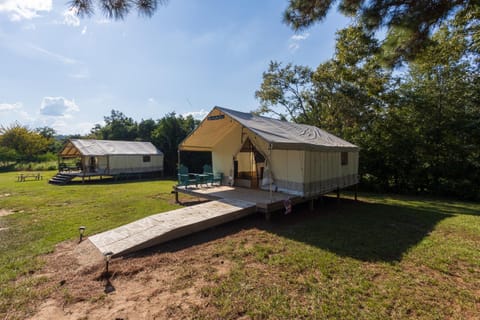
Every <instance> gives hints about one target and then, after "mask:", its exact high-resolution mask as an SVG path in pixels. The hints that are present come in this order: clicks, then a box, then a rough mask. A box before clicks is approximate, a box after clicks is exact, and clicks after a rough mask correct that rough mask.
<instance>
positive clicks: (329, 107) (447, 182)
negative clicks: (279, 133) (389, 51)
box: [256, 20, 480, 199]
mask: <svg viewBox="0 0 480 320" xmlns="http://www.w3.org/2000/svg"><path fill="white" fill-rule="evenodd" d="M476 21H477V26H478V20H476ZM477 31H478V30H477ZM478 36H479V34H478V33H477V38H476V39H474V38H473V37H472V36H471V34H469V33H466V30H465V28H464V26H463V25H458V24H455V23H453V22H449V23H444V24H442V25H441V26H439V27H438V29H437V30H436V31H435V33H434V34H433V35H432V37H431V43H430V44H429V45H428V46H427V47H425V48H423V49H422V50H420V51H418V52H417V53H416V55H415V58H414V59H412V60H410V61H408V63H407V62H405V63H404V64H403V65H402V68H391V66H390V65H388V64H385V63H384V61H383V59H384V55H383V53H384V51H383V50H384V49H383V47H382V45H384V44H381V43H380V42H379V41H378V40H377V39H376V38H375V37H374V35H373V34H372V33H369V32H366V31H365V28H364V27H362V26H360V25H351V26H349V27H348V28H346V29H343V30H340V31H338V33H337V41H336V50H335V54H334V56H333V58H332V59H330V60H328V61H326V62H323V63H321V64H320V65H318V67H317V68H316V69H312V68H310V67H306V66H299V65H294V64H291V63H289V64H283V63H281V62H277V61H272V62H271V63H270V65H269V68H268V70H267V71H265V72H264V73H263V82H262V84H261V87H260V88H259V89H258V90H257V91H256V97H257V98H258V99H259V101H260V104H261V107H260V108H258V110H257V112H258V113H261V114H275V115H276V116H277V117H280V118H283V119H288V120H292V121H295V122H298V123H305V124H311V125H315V126H318V127H320V128H323V129H325V130H327V131H329V132H332V133H334V134H336V135H337V136H339V137H342V138H344V139H346V140H348V141H351V142H353V143H355V144H356V145H358V146H359V147H360V148H361V149H360V150H361V151H360V169H359V170H360V176H361V181H362V185H363V186H364V187H368V188H370V189H374V190H377V191H394V192H409V193H427V194H436V195H446V196H456V197H464V198H469V199H480V72H479V71H480V69H479V67H480V54H479V46H478V41H479V38H478ZM475 41H476V42H475Z"/></svg>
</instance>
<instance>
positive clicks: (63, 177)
mask: <svg viewBox="0 0 480 320" xmlns="http://www.w3.org/2000/svg"><path fill="white" fill-rule="evenodd" d="M73 178H75V176H73V175H69V174H65V173H61V172H59V173H57V174H56V175H55V176H53V177H52V178H51V179H50V180H48V183H50V184H57V185H64V184H67V183H69V182H70V181H72V179H73Z"/></svg>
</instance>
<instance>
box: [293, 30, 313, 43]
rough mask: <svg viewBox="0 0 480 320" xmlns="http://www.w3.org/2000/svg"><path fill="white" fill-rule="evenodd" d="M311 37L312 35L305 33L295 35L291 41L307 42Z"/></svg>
mask: <svg viewBox="0 0 480 320" xmlns="http://www.w3.org/2000/svg"><path fill="white" fill-rule="evenodd" d="M309 36H310V33H308V32H307V33H304V34H295V35H293V36H292V37H291V38H290V39H291V40H292V41H301V40H306V39H307V38H308V37H309Z"/></svg>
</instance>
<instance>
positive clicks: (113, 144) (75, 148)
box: [59, 139, 163, 175]
mask: <svg viewBox="0 0 480 320" xmlns="http://www.w3.org/2000/svg"><path fill="white" fill-rule="evenodd" d="M59 161H60V165H59V168H60V169H68V170H75V171H81V172H83V173H89V174H99V175H100V174H103V175H117V174H129V173H148V172H163V153H162V152H161V151H160V150H158V149H157V148H156V147H155V146H154V145H153V144H152V143H150V142H139V141H113V140H93V139H70V140H68V141H67V143H66V144H65V146H64V147H63V149H62V150H61V151H60V153H59ZM66 163H69V165H66Z"/></svg>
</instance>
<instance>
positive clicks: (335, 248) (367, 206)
mask: <svg viewBox="0 0 480 320" xmlns="http://www.w3.org/2000/svg"><path fill="white" fill-rule="evenodd" d="M53 174H54V173H53V172H48V173H44V180H43V181H28V182H16V173H0V208H3V209H9V210H13V211H15V212H16V213H15V214H13V215H9V216H5V217H0V228H8V229H7V230H2V231H0V318H3V315H5V314H6V313H7V312H8V311H9V310H11V309H12V308H17V309H18V308H24V309H25V310H27V309H28V303H29V301H30V300H41V299H42V298H44V297H47V296H48V295H49V292H48V291H38V290H34V288H35V287H39V288H42V286H39V283H41V282H42V281H46V280H45V279H43V278H36V277H29V276H27V277H22V276H23V275H28V274H30V273H33V272H34V271H35V270H38V269H39V268H41V267H42V265H41V262H40V261H41V260H40V259H39V255H41V254H43V253H47V252H51V251H52V250H53V248H54V246H55V244H57V243H59V242H62V241H64V240H67V239H73V238H77V237H78V227H79V226H80V225H85V226H86V227H87V235H88V234H94V233H98V232H101V231H103V230H106V229H110V228H113V227H116V226H119V225H122V224H125V223H128V222H130V221H133V220H136V219H139V218H141V217H144V216H147V215H150V214H152V213H157V212H162V211H166V210H170V209H173V208H176V206H175V205H173V204H172V200H173V195H171V194H170V190H171V186H172V184H173V182H172V181H131V182H130V181H129V182H122V183H101V184H86V185H81V184H76V185H69V186H62V187H58V186H51V185H48V184H47V181H48V178H49V176H51V175H53ZM6 195H8V196H6ZM307 207H308V206H306V205H305V206H301V205H300V206H296V207H294V211H293V213H292V214H290V215H288V216H284V215H283V214H277V215H274V216H273V218H272V221H270V222H265V221H263V220H261V219H256V218H251V220H247V221H250V222H248V223H247V227H239V228H242V229H241V230H240V229H239V230H240V231H238V230H237V231H235V232H232V233H231V234H228V233H227V235H226V236H222V237H221V238H219V239H218V240H212V241H213V242H214V243H215V245H214V247H213V249H212V252H211V255H212V257H214V258H215V259H217V257H220V258H221V259H222V260H225V261H227V262H228V264H229V265H231V269H230V270H229V272H227V273H225V274H222V275H216V274H215V273H214V272H213V273H212V272H206V271H205V270H207V271H208V270H210V269H212V266H200V267H199V268H200V269H198V270H193V269H192V270H190V269H189V273H188V274H187V275H185V278H186V279H190V280H191V278H192V277H194V278H195V277H205V279H204V280H205V281H204V283H205V285H204V286H202V288H201V293H202V297H203V299H206V300H208V301H209V302H208V305H209V307H208V308H199V309H198V310H195V311H194V313H192V314H190V315H189V314H188V313H187V314H185V316H186V317H189V316H191V317H195V318H225V319H235V318H238V317H241V316H244V315H248V316H250V317H251V318H253V319H263V318H278V319H302V318H304V319H412V318H413V319H445V318H450V319H478V318H479V317H478V315H479V314H480V291H479V288H480V204H478V203H467V202H458V201H451V200H440V199H425V198H417V197H404V196H384V195H371V194H365V195H363V196H361V197H360V202H358V203H356V202H353V201H352V200H350V199H342V201H341V203H340V204H339V205H337V204H336V200H335V199H332V198H328V199H327V200H326V201H325V204H324V205H323V206H322V205H321V204H320V203H317V204H316V209H315V212H309V211H308V208H307ZM243 223H245V222H243ZM232 225H235V223H232V224H230V228H231V227H232ZM225 228H226V229H228V226H226V227H225ZM209 232H210V231H209ZM204 250H207V249H204ZM208 250H210V249H208ZM199 251H201V250H199ZM192 259H194V257H193V256H192ZM192 268H193V267H192ZM202 272H204V273H202ZM181 276H182V274H180V278H181ZM190 280H188V281H183V282H185V283H184V284H185V285H187V286H188V285H189V283H190ZM179 281H180V280H179ZM183 282H182V283H183ZM182 283H180V284H179V287H183V285H181V284H182ZM186 312H187V311H186Z"/></svg>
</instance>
